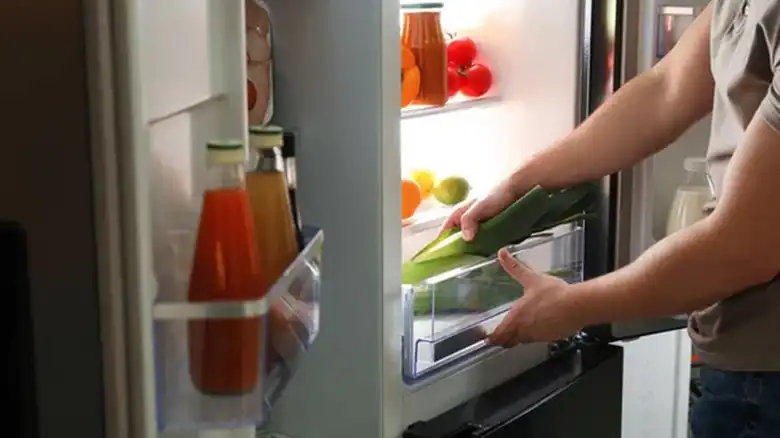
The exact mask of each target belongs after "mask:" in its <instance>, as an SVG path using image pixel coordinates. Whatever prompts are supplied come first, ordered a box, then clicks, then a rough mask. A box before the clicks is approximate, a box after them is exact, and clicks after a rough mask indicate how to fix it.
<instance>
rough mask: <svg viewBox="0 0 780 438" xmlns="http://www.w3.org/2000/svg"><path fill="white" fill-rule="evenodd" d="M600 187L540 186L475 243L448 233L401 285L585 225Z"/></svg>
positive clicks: (482, 229)
mask: <svg viewBox="0 0 780 438" xmlns="http://www.w3.org/2000/svg"><path fill="white" fill-rule="evenodd" d="M598 189H599V187H598V185H596V184H594V183H583V184H579V185H577V186H574V187H571V188H568V189H563V190H556V191H550V192H548V191H546V190H545V189H543V188H541V187H539V186H537V187H534V188H533V189H531V191H529V192H528V193H526V194H525V195H524V196H523V197H522V198H520V199H519V200H517V201H516V202H515V203H514V204H512V205H510V206H509V207H507V208H506V209H505V210H504V211H502V212H501V213H499V214H498V215H496V216H495V217H493V218H491V219H489V220H487V221H485V222H483V223H481V224H480V226H479V229H478V230H477V233H476V235H475V236H474V239H472V240H471V241H469V242H466V241H465V240H463V234H462V233H461V231H459V230H454V229H451V230H447V231H445V232H444V233H442V234H441V235H440V236H438V237H437V238H436V239H434V240H433V241H432V242H431V243H429V244H428V245H426V246H425V247H424V248H423V249H422V250H420V252H418V253H417V254H416V255H415V256H414V257H412V259H411V260H410V261H408V262H406V263H405V264H404V266H403V275H402V279H403V283H404V284H418V283H421V282H423V281H425V280H427V279H429V278H431V277H434V276H436V275H439V274H442V273H445V272H448V271H452V270H453V269H457V268H466V267H468V266H473V265H475V264H476V263H480V262H482V261H484V260H486V258H487V257H492V256H494V255H495V254H496V252H497V251H498V250H499V249H501V248H502V247H504V246H506V245H509V244H513V243H515V244H516V243H521V242H523V241H524V240H525V239H527V238H528V237H530V236H531V235H532V234H534V233H539V232H543V231H546V230H549V229H551V228H554V227H556V226H559V225H563V224H566V223H571V222H574V221H577V220H581V219H584V218H586V217H588V216H589V214H590V212H592V211H593V210H594V207H595V205H596V200H597V199H598Z"/></svg>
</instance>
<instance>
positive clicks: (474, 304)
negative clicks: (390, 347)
mask: <svg viewBox="0 0 780 438" xmlns="http://www.w3.org/2000/svg"><path fill="white" fill-rule="evenodd" d="M510 251H511V252H512V254H513V255H514V256H515V257H517V258H518V259H519V260H522V261H523V262H525V263H526V264H528V265H529V266H531V267H532V268H533V269H535V270H536V271H538V272H546V273H549V274H552V275H555V276H558V277H560V278H562V279H564V280H566V281H568V282H577V281H582V276H583V257H584V233H583V228H582V226H581V225H576V226H572V225H566V226H561V227H558V228H556V229H554V230H552V231H551V232H549V233H545V234H540V235H536V236H533V237H531V238H529V239H528V240H526V241H525V242H523V243H521V244H519V245H515V246H513V247H512V248H511V249H510ZM522 294H523V288H522V286H520V284H519V283H517V282H516V281H515V280H514V279H512V278H511V277H510V276H509V275H508V274H507V273H506V272H505V271H504V270H503V269H502V268H501V265H500V264H499V263H498V261H497V260H496V259H495V258H490V259H487V260H485V261H484V262H481V263H478V264H475V265H472V266H469V267H465V268H460V269H456V270H453V271H451V272H448V273H445V274H443V275H439V276H436V277H435V278H432V279H429V280H428V281H426V282H424V283H421V284H415V285H404V286H403V300H402V306H403V318H404V321H403V325H404V329H403V373H404V379H405V380H406V382H407V383H410V384H412V383H418V382H420V381H422V380H426V379H433V378H435V377H437V376H441V375H442V374H449V373H451V372H454V371H457V370H458V369H460V368H462V367H465V366H467V365H468V364H470V363H472V362H474V361H476V360H479V359H480V358H481V357H482V356H483V355H488V354H490V353H491V352H494V351H495V349H494V348H493V347H490V346H488V345H487V344H486V343H485V337H486V336H487V335H488V334H489V333H491V332H492V331H493V330H494V329H495V328H496V326H498V324H499V323H500V322H501V320H502V319H503V318H504V316H505V314H506V312H507V311H508V310H509V308H510V306H511V304H512V302H514V301H515V300H517V299H518V298H519V297H521V296H522Z"/></svg>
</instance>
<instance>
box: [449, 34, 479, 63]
mask: <svg viewBox="0 0 780 438" xmlns="http://www.w3.org/2000/svg"><path fill="white" fill-rule="evenodd" d="M475 59H477V44H476V43H475V42H474V40H472V39H471V38H469V37H459V38H455V39H454V40H452V41H450V43H449V44H447V62H448V63H450V64H451V65H454V66H456V67H468V66H470V65H471V64H472V63H474V60H475Z"/></svg>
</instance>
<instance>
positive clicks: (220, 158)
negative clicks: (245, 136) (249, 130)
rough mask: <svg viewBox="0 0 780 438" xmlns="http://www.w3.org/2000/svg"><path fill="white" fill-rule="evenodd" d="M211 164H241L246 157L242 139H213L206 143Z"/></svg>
mask: <svg viewBox="0 0 780 438" xmlns="http://www.w3.org/2000/svg"><path fill="white" fill-rule="evenodd" d="M206 149H207V150H208V159H209V163H210V164H240V163H243V162H244V160H245V159H246V153H245V152H244V142H242V141H241V140H233V139H229V140H212V141H209V142H208V143H206Z"/></svg>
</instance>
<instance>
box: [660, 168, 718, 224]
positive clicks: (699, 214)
mask: <svg viewBox="0 0 780 438" xmlns="http://www.w3.org/2000/svg"><path fill="white" fill-rule="evenodd" d="M683 167H684V168H685V171H686V180H685V183H684V184H683V185H681V186H679V187H678V188H677V191H676V192H675V195H674V200H673V201H672V207H671V209H670V211H669V219H668V221H667V224H666V234H667V235H670V234H672V233H675V232H677V231H678V230H681V229H683V228H685V227H687V226H689V225H691V224H693V223H695V222H697V221H699V220H701V219H703V218H704V217H705V216H706V212H705V205H706V204H707V203H708V202H709V201H710V200H711V199H712V198H713V195H714V192H713V189H712V182H711V181H710V178H709V175H708V174H707V161H706V159H705V158H702V157H689V158H686V159H685V160H684V162H683Z"/></svg>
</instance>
